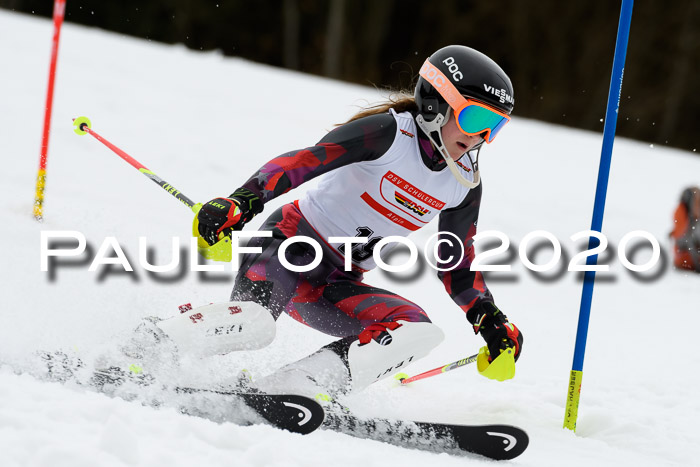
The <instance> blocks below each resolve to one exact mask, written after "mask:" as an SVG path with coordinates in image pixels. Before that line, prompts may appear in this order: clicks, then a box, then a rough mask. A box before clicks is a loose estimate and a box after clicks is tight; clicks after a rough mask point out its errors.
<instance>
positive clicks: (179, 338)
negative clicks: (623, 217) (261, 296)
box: [157, 302, 276, 357]
mask: <svg viewBox="0 0 700 467" xmlns="http://www.w3.org/2000/svg"><path fill="white" fill-rule="evenodd" d="M157 325H158V327H159V328H160V329H162V330H163V332H165V334H166V335H167V336H168V337H169V338H170V339H171V340H172V341H173V342H174V343H175V345H177V348H178V350H179V351H180V354H181V355H182V354H188V353H189V354H192V355H196V356H199V357H208V356H212V355H219V354H226V353H229V352H233V351H236V350H256V349H261V348H263V347H265V346H267V345H269V344H270V343H271V342H272V341H273V340H274V339H275V331H276V327H275V320H274V318H273V317H272V315H271V314H270V312H269V311H267V310H266V309H265V308H263V307H262V306H261V305H259V304H257V303H255V302H225V303H213V304H211V305H206V306H202V307H198V308H195V309H193V310H190V311H188V312H186V313H182V314H180V315H178V316H174V317H172V318H169V319H166V320H163V321H160V322H158V324H157Z"/></svg>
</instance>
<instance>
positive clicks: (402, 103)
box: [345, 92, 418, 123]
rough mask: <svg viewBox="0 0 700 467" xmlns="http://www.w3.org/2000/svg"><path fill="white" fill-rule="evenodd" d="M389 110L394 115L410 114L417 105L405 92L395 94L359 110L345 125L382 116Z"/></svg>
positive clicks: (416, 108)
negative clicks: (366, 118) (370, 117)
mask: <svg viewBox="0 0 700 467" xmlns="http://www.w3.org/2000/svg"><path fill="white" fill-rule="evenodd" d="M389 109H394V111H395V112H396V113H401V112H410V111H413V110H418V105H416V100H415V98H414V97H413V96H412V95H410V94H408V93H407V92H396V93H393V94H391V95H390V96H389V97H388V99H387V100H386V101H384V102H380V103H378V104H374V105H371V106H369V107H365V108H364V109H362V110H360V111H359V112H357V113H356V114H355V115H353V116H352V117H351V118H350V120H348V121H347V122H345V123H350V122H354V121H355V120H358V119H360V118H363V117H369V116H370V115H378V114H383V113H386V112H388V111H389Z"/></svg>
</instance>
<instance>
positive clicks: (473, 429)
mask: <svg viewBox="0 0 700 467" xmlns="http://www.w3.org/2000/svg"><path fill="white" fill-rule="evenodd" d="M322 429H324V430H332V431H337V432H340V433H344V434H347V435H350V436H353V437H356V438H362V439H372V440H375V441H381V442H384V443H388V444H393V445H395V446H400V447H404V448H408V449H418V450H422V451H430V452H437V453H443V452H444V453H448V454H453V455H458V456H464V455H470V454H478V455H481V456H484V457H488V458H490V459H495V460H507V459H513V458H515V457H518V456H519V455H520V454H522V453H523V452H524V451H525V449H526V448H527V446H528V443H529V438H528V436H527V433H525V431H523V430H522V429H520V428H517V427H514V426H511V425H451V424H445V423H430V422H416V421H407V420H388V419H383V418H367V419H365V418H360V417H357V416H355V415H352V414H350V413H347V412H346V413H337V412H330V411H327V412H326V418H325V420H324V422H323V426H322Z"/></svg>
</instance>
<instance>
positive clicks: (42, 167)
mask: <svg viewBox="0 0 700 467" xmlns="http://www.w3.org/2000/svg"><path fill="white" fill-rule="evenodd" d="M65 11H66V0H55V1H54V4H53V42H52V44H53V45H52V48H51V64H50V65H49V84H48V90H47V92H46V108H45V112H44V133H43V135H42V137H41V152H40V157H39V171H38V172H37V177H36V193H35V196H34V218H35V219H36V220H37V221H39V222H41V221H42V220H43V219H44V189H45V187H46V159H47V156H48V152H49V128H50V126H51V110H52V107H53V88H54V81H55V78H56V62H57V59H58V39H59V37H60V36H61V25H62V24H63V16H64V13H65Z"/></svg>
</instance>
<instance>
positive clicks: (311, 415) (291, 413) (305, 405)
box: [175, 388, 325, 435]
mask: <svg viewBox="0 0 700 467" xmlns="http://www.w3.org/2000/svg"><path fill="white" fill-rule="evenodd" d="M175 392H176V393H179V394H185V395H212V396H214V397H215V398H216V399H220V398H223V399H228V403H229V404H233V405H236V403H238V402H242V403H243V404H244V405H245V406H246V407H247V408H249V409H251V410H252V411H253V412H255V414H257V415H259V416H260V417H262V418H263V419H264V420H265V422H267V423H268V424H270V425H272V426H275V427H277V428H281V429H283V430H287V431H291V432H292V433H299V434H302V435H307V434H309V433H311V432H312V431H314V430H316V429H317V428H318V427H320V426H321V424H322V423H323V420H324V415H325V413H324V410H323V407H321V405H320V404H319V403H318V402H316V401H315V400H313V399H310V398H308V397H304V396H299V395H296V394H266V393H261V392H227V391H216V390H210V389H195V388H176V389H175ZM181 409H182V410H183V412H185V413H192V412H195V413H192V415H197V416H202V415H203V414H202V413H201V410H202V409H201V405H200V406H199V407H196V408H193V407H190V408H188V407H186V406H184V407H181ZM234 412H240V407H234ZM223 413H225V411H224V412H223ZM206 418H212V417H206ZM220 421H231V420H226V419H222V420H220ZM234 422H236V421H234Z"/></svg>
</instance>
